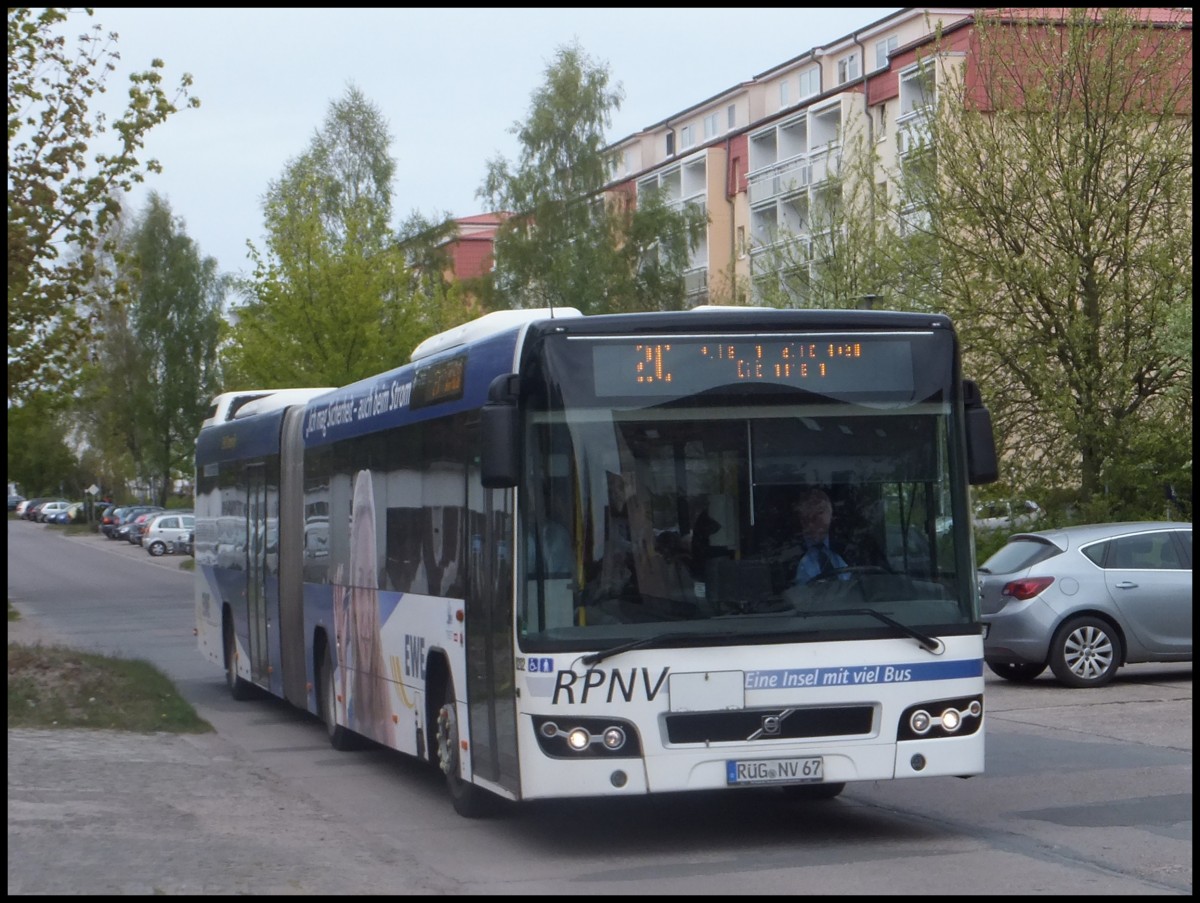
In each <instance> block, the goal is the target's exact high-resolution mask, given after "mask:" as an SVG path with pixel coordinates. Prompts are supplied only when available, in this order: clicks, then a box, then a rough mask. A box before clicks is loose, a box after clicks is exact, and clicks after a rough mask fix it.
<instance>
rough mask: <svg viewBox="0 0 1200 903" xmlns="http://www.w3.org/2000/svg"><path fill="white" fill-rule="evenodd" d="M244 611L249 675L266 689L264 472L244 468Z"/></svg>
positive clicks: (257, 466)
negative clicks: (246, 618)
mask: <svg viewBox="0 0 1200 903" xmlns="http://www.w3.org/2000/svg"><path fill="white" fill-rule="evenodd" d="M246 531H247V532H246V609H247V612H246V613H247V616H248V621H249V627H250V648H249V652H250V675H251V678H252V680H253V681H254V683H256V684H258V685H260V686H266V684H267V674H268V653H267V599H266V582H267V580H266V577H267V574H266V571H267V470H266V467H265V466H263V465H262V464H251V465H250V466H249V467H247V468H246Z"/></svg>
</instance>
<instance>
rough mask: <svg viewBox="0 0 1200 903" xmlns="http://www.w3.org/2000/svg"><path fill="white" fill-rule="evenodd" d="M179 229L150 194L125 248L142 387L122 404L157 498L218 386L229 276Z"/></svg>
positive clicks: (161, 499) (182, 463)
mask: <svg viewBox="0 0 1200 903" xmlns="http://www.w3.org/2000/svg"><path fill="white" fill-rule="evenodd" d="M184 230H185V226H184V223H183V222H182V221H179V220H177V219H176V218H175V217H174V216H173V215H172V213H171V208H170V206H169V205H168V204H167V202H166V201H165V200H163V199H162V198H161V197H159V195H158V194H157V193H151V195H150V198H149V201H148V202H147V204H146V207H145V210H144V211H143V212H142V214H141V215H140V216H139V218H138V221H137V222H136V224H135V226H134V228H133V230H132V233H131V235H130V241H129V245H128V249H127V250H128V256H129V259H130V260H131V261H132V263H133V265H134V266H135V267H136V270H135V271H134V273H133V276H134V278H133V279H132V280H131V282H132V285H133V298H132V303H131V305H130V318H129V325H130V327H131V329H130V332H131V334H132V338H133V341H134V346H135V347H136V348H137V351H138V354H137V359H138V360H139V362H140V367H139V369H140V373H139V374H137V376H138V377H139V378H138V380H137V384H138V385H139V387H140V389H141V391H140V392H139V391H135V392H134V393H132V395H131V397H129V398H127V399H126V403H127V405H128V410H129V411H130V412H131V413H132V420H133V422H134V424H135V426H136V428H137V432H138V433H139V434H140V435H139V437H138V446H139V450H140V452H141V454H140V455H139V456H138V458H139V459H140V460H139V464H141V465H142V466H143V468H144V470H143V472H142V474H141V475H142V476H145V477H148V478H149V480H150V483H151V485H152V486H153V487H154V491H155V493H156V494H157V497H158V504H160V505H162V504H165V503H166V497H167V494H168V492H169V491H170V489H171V484H172V479H173V478H174V477H175V476H176V475H177V474H180V473H190V472H191V470H192V464H191V461H192V452H193V450H194V447H195V439H196V431H197V429H199V426H200V422H201V420H203V419H204V412H205V409H206V407H207V405H208V401H209V399H210V397H211V396H212V395H213V394H214V392H215V389H216V388H217V386H218V385H219V374H218V370H217V340H218V337H219V335H220V323H221V311H222V309H223V307H224V301H225V292H226V287H227V280H226V279H224V278H222V277H221V276H220V275H219V274H218V272H217V262H216V260H215V259H213V258H212V257H202V256H201V254H200V252H199V249H198V248H197V247H196V244H195V242H194V241H192V239H191V238H189V237H188V236H187V234H186V233H185V231H184ZM132 450H133V449H131V451H132Z"/></svg>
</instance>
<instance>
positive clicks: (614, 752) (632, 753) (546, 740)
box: [533, 715, 642, 759]
mask: <svg viewBox="0 0 1200 903" xmlns="http://www.w3.org/2000/svg"><path fill="white" fill-rule="evenodd" d="M533 729H534V734H535V735H536V736H537V741H538V746H539V747H540V748H541V750H542V752H543V753H545V754H546V755H548V756H550V757H552V758H555V759H563V758H570V759H579V758H583V759H594V758H610V757H612V758H621V759H624V758H636V757H638V756H641V754H642V749H641V742H640V741H639V740H638V734H637V730H636V728H634V726H633V725H632V724H630V723H629V722H627V721H614V720H613V719H612V718H603V719H601V718H571V719H570V720H569V721H567V722H566V723H565V724H563V723H561V722H560V721H559V720H558V719H556V718H552V717H549V716H546V715H534V716H533Z"/></svg>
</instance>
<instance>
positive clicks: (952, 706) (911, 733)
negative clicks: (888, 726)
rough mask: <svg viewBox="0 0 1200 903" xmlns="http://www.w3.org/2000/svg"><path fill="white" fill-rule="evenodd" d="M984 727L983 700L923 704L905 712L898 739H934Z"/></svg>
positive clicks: (899, 727) (966, 732)
mask: <svg viewBox="0 0 1200 903" xmlns="http://www.w3.org/2000/svg"><path fill="white" fill-rule="evenodd" d="M982 724H983V698H982V697H979V696H966V697H961V698H958V699H941V700H938V701H936V702H922V703H919V704H918V705H914V706H912V707H911V708H909V709H906V710H905V711H904V713H903V714H902V715H901V716H900V723H899V724H897V725H896V739H897V740H921V739H925V740H933V739H936V738H938V737H962V736H966V735H969V734H973V733H975V732H976V731H977V730H979V728H980V725H982Z"/></svg>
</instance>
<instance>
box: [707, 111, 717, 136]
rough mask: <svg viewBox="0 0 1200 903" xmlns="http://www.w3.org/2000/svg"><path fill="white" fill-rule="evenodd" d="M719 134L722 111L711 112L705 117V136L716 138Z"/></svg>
mask: <svg viewBox="0 0 1200 903" xmlns="http://www.w3.org/2000/svg"><path fill="white" fill-rule="evenodd" d="M719 134H721V113H720V111H717V112H715V113H709V114H708V115H707V116H705V117H704V138H705V140H707V139H709V138H716V137H717V135H719Z"/></svg>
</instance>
